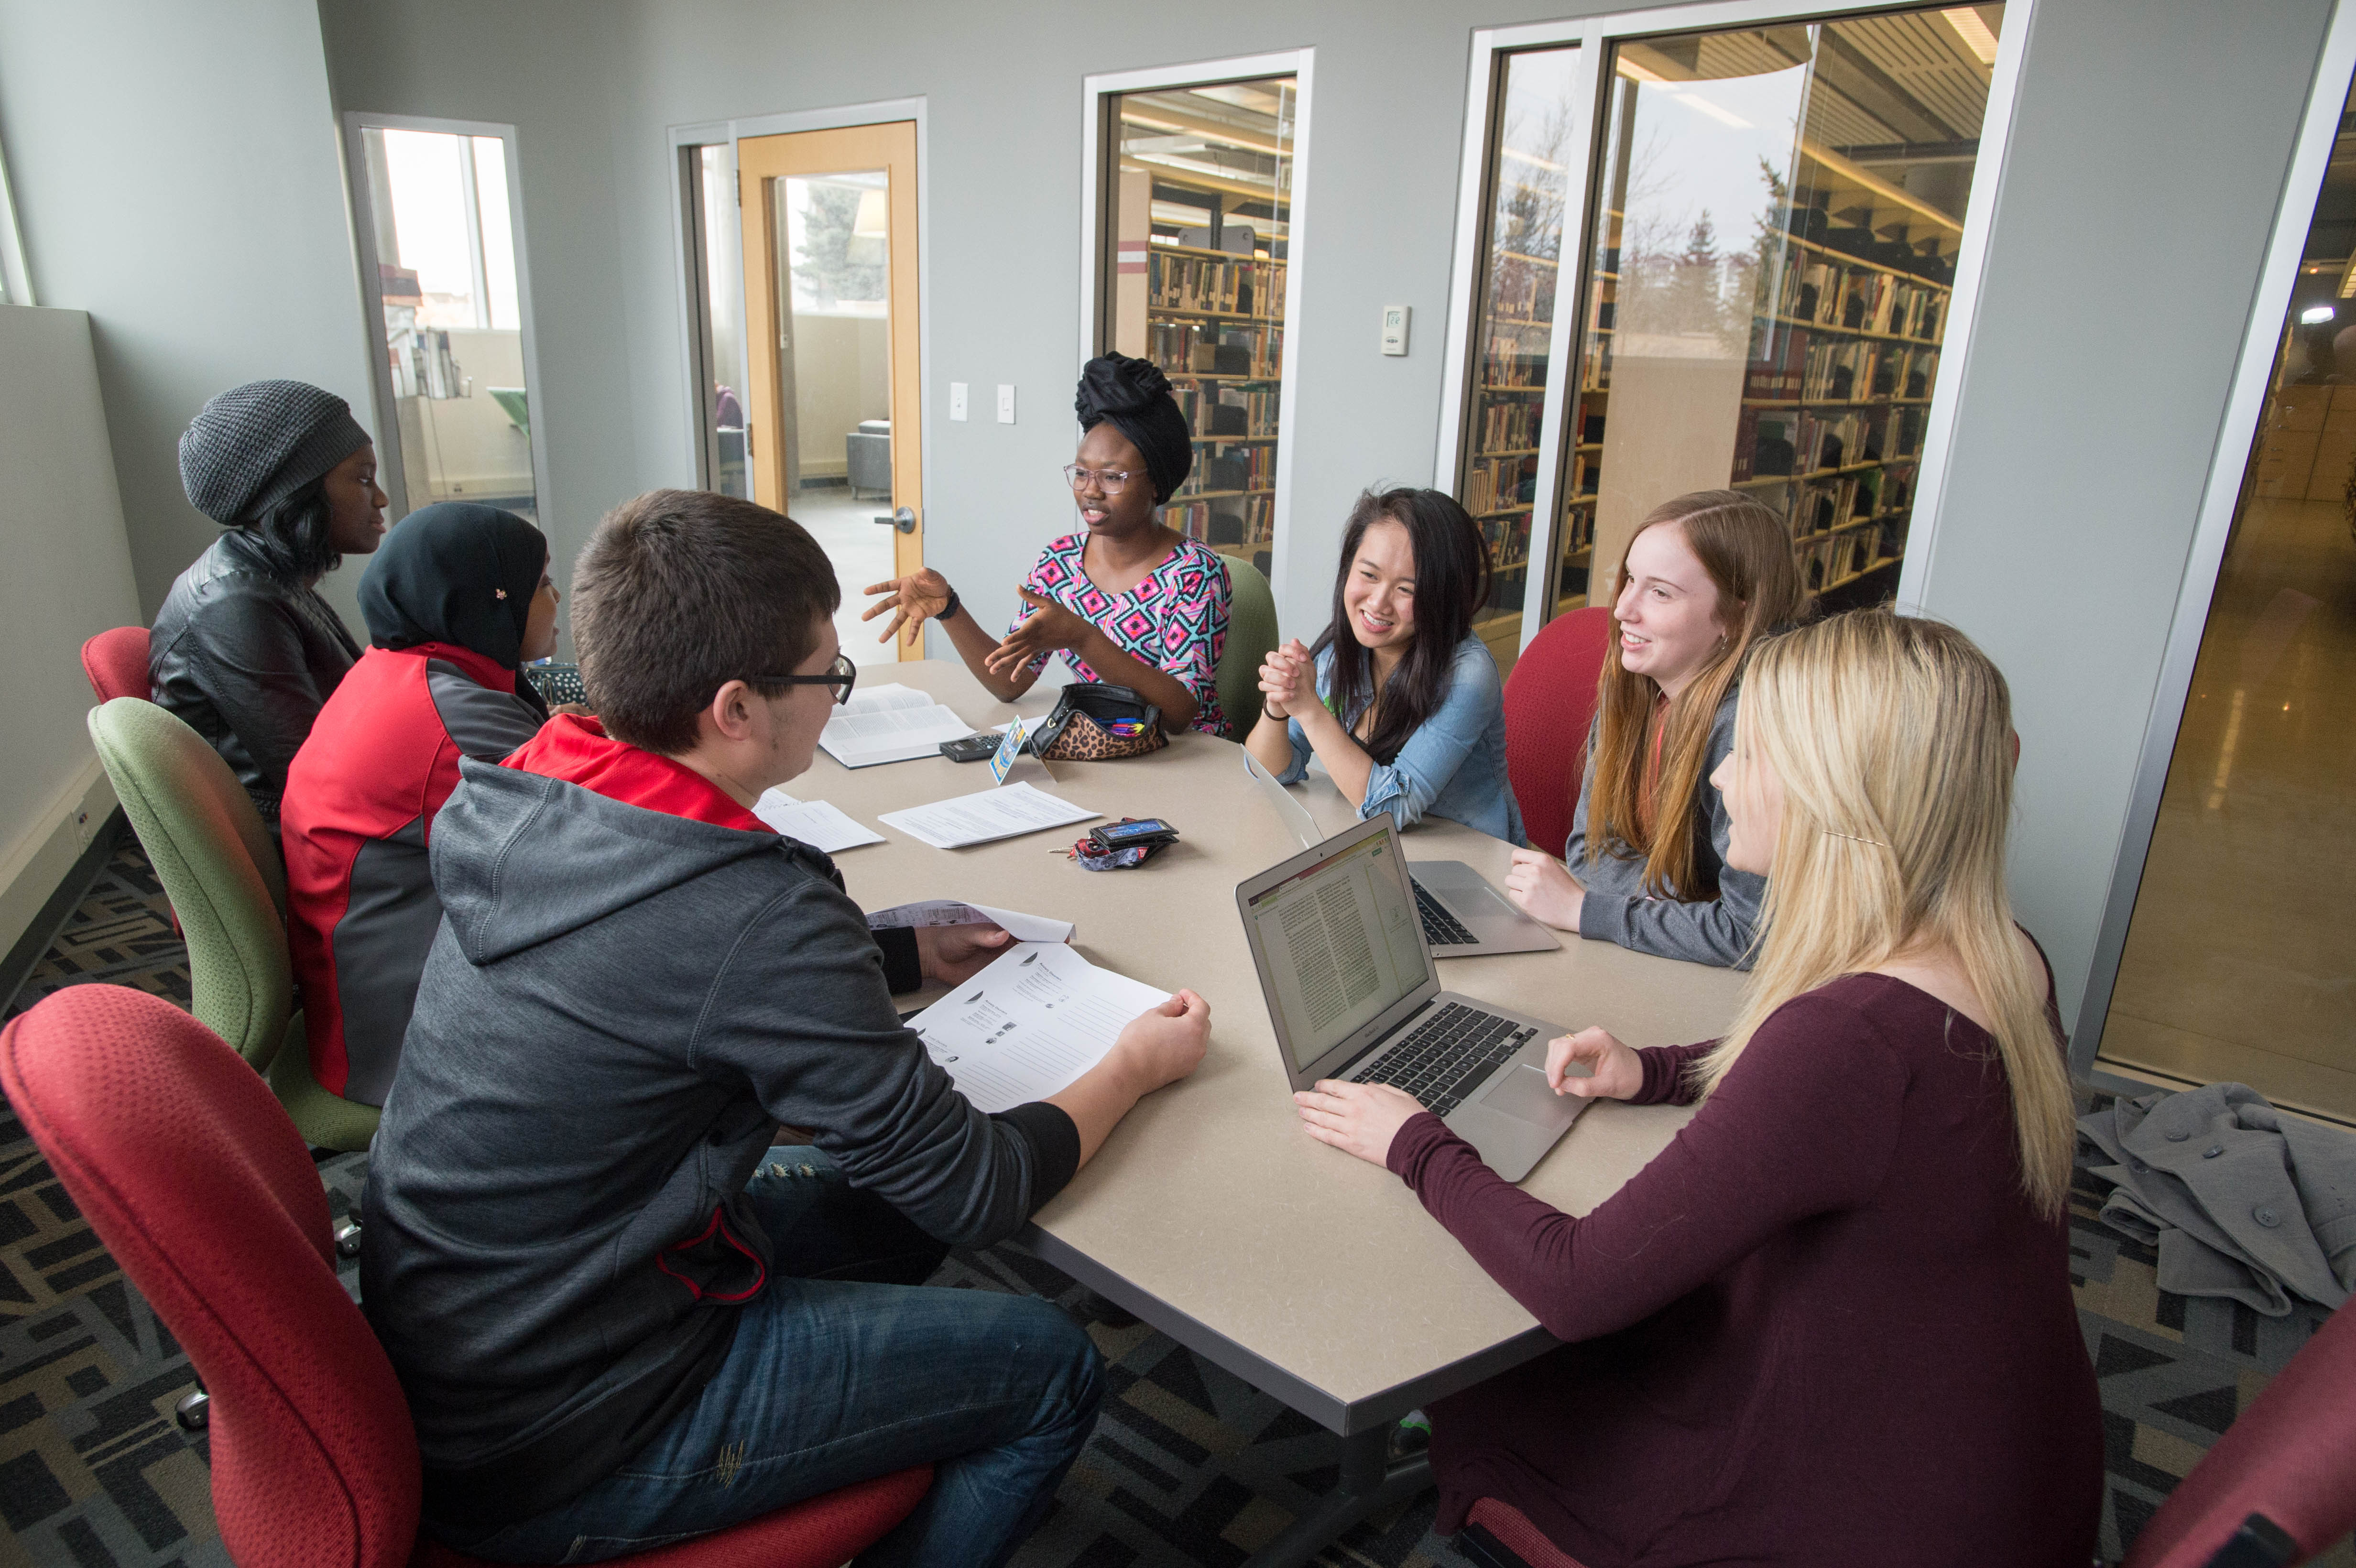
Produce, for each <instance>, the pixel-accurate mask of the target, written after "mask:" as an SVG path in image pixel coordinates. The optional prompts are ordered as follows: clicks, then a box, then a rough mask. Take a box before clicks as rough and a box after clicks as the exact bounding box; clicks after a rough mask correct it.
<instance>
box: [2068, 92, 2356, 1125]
mask: <svg viewBox="0 0 2356 1568" xmlns="http://www.w3.org/2000/svg"><path fill="white" fill-rule="evenodd" d="M2348 110H2349V111H2350V112H2356V95H2351V98H2350V100H2349V102H2348ZM2351 126H2356V120H2351V119H2348V118H2344V117H2343V118H2342V120H2341V121H2340V127H2341V129H2340V136H2339V140H2338V142H2337V144H2335V145H2334V147H2333V149H2332V155H2331V160H2330V165H2329V170H2328V171H2327V172H2326V174H2325V175H2324V178H2323V188H2322V191H2321V193H2320V195H2319V199H2318V200H2317V202H2316V211H2315V218H2314V220H2313V226H2312V227H2311V228H2310V229H2308V238H2307V249H2306V256H2305V260H2304V261H2302V263H2301V264H2300V267H2299V271H2298V277H2297V283H2295V284H2294V285H2293V287H2292V290H2291V298H2290V308H2289V310H2288V312H2287V313H2286V316H2285V319H2284V321H2283V324H2282V336H2281V337H2280V338H2279V339H2278V340H2277V347H2276V358H2275V370H2274V379H2273V384H2272V386H2271V387H2270V388H2269V389H2268V392H2267V397H2266V403H2265V412H2264V414H2263V416H2262V418H2261V420H2260V422H2259V429H2258V434H2257V440H2256V444H2255V447H2254V451H2253V452H2252V453H2251V454H2250V464H2249V467H2250V472H2249V474H2248V475H2247V477H2246V479H2245V480H2244V485H2243V487H2242V493H2241V502H2240V507H2239V509H2238V510H2237V511H2236V512H2235V514H2234V517H2233V534H2232V536H2231V539H2229V541H2228V542H2227V544H2226V547H2225V556H2224V560H2223V562H2222V566H2221V567H2220V569H2219V571H2218V574H2217V586H2216V590H2215V592H2214V594H2213V595H2212V597H2211V600H2210V603H2209V615H2208V622H2207V624H2206V626H2205V627H2204V629H2203V631H2202V633H2201V652H2200V654H2199V656H2198V657H2197V658H2196V659H2195V660H2194V662H2193V667H2192V683H2191V687H2190V690H2189V691H2188V692H2187V693H2186V695H2185V703H2184V714H2183V718H2182V720H2180V721H2179V726H2178V729H2177V733H2176V749H2175V752H2174V754H2173V755H2172V756H2171V757H2170V758H2169V764H2168V781H2167V783H2166V784H2165V785H2164V786H2163V787H2162V789H2161V792H2160V797H2159V815H2158V819H2157V820H2156V821H2155V822H2154V824H2153V826H2152V836H2151V848H2150V851H2149V852H2148V854H2147V856H2146V857H2145V859H2144V864H2143V876H2142V881H2141V884H2140V886H2139V887H2138V888H2137V890H2136V901H2135V912H2134V913H2133V914H2132V915H2131V916H2130V917H2129V923H2128V925H2127V934H2126V947H2125V949H2124V950H2123V951H2122V952H2121V954H2120V956H2119V971H2118V979H2117V982H2116V984H2115V986H2114V987H2113V988H2112V991H2111V1001H2110V1009H2109V1012H2108V1015H2107V1016H2106V1017H2105V1018H2104V1020H2103V1026H2102V1051H2101V1056H2100V1058H2099V1060H2100V1061H2102V1062H2104V1064H2109V1065H2114V1066H2115V1068H2116V1069H2117V1070H2119V1071H2121V1072H2126V1074H2127V1075H2129V1076H2131V1077H2136V1078H2158V1079H2161V1080H2168V1079H2176V1080H2182V1081H2188V1082H2190V1083H2246V1084H2248V1085H2249V1086H2250V1087H2251V1088H2253V1089H2255V1090H2256V1091H2257V1092H2258V1093H2261V1094H2264V1095H2265V1097H2266V1098H2267V1099H2269V1100H2271V1101H2273V1102H2274V1103H2275V1104H2277V1105H2288V1106H2292V1107H2295V1108H2297V1109H2298V1110H2302V1111H2306V1112H2308V1113H2309V1114H2311V1115H2322V1116H2329V1117H2331V1118H2334V1119H2336V1120H2339V1121H2342V1122H2348V1123H2356V1043H2351V1042H2356V944H2351V942H2350V940H2349V935H2348V933H2349V932H2350V931H2351V930H2356V879H2351V877H2350V875H2349V864H2348V862H2349V855H2348V850H2347V846H2348V845H2350V844H2351V843H2356V679H2351V672H2356V617H2351V614H2350V613H2349V607H2350V606H2351V605H2356V549H2351V517H2356V499H2351V498H2356V257H2351V250H2356V222H2351V215H2356V129H2351Z"/></svg>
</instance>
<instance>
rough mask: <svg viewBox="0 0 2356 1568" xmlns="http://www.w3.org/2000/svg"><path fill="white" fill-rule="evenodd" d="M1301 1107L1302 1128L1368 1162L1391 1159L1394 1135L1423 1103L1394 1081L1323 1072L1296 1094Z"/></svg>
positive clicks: (1384, 1163) (1311, 1134) (1373, 1162)
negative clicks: (1351, 1078)
mask: <svg viewBox="0 0 2356 1568" xmlns="http://www.w3.org/2000/svg"><path fill="white" fill-rule="evenodd" d="M1292 1103H1293V1104H1296V1105H1298V1106H1300V1107H1301V1130H1302V1131H1303V1132H1306V1133H1307V1134H1308V1135H1309V1136H1311V1137H1312V1138H1315V1139H1316V1140H1317V1141H1318V1142H1319V1143H1324V1144H1332V1145H1333V1147H1335V1148H1338V1149H1342V1150H1344V1151H1345V1152H1347V1153H1350V1154H1355V1155H1356V1156H1357V1157H1359V1158H1360V1159H1363V1160H1365V1162H1366V1163H1367V1164H1368V1165H1387V1164H1388V1163H1389V1160H1390V1153H1391V1140H1392V1139H1393V1138H1395V1137H1397V1136H1398V1130H1399V1129H1400V1128H1401V1127H1403V1126H1405V1125H1407V1124H1408V1118H1409V1117H1410V1116H1413V1115H1415V1114H1416V1113H1417V1112H1419V1111H1420V1110H1422V1109H1423V1106H1422V1104H1420V1103H1419V1102H1418V1101H1417V1099H1416V1097H1415V1096H1414V1095H1412V1094H1410V1093H1408V1092H1407V1091H1406V1090H1404V1089H1398V1088H1394V1087H1392V1086H1391V1085H1390V1084H1388V1083H1342V1082H1341V1081H1340V1080H1338V1079H1333V1078H1321V1079H1319V1080H1318V1081H1317V1086H1316V1087H1315V1088H1313V1089H1303V1090H1301V1091H1300V1092H1299V1093H1296V1094H1294V1095H1293V1096H1292Z"/></svg>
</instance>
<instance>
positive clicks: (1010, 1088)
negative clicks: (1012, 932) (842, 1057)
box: [908, 791, 1170, 1112]
mask: <svg viewBox="0 0 2356 1568" xmlns="http://www.w3.org/2000/svg"><path fill="white" fill-rule="evenodd" d="M1000 793H1001V794H1002V793H1004V792H1002V791H1001V792H1000ZM1169 999H1170V995H1169V993H1168V992H1166V991H1157V990H1155V989H1154V988H1153V987H1151V986H1146V985H1141V984H1139V983H1138V982H1137V981H1135V980H1132V979H1130V978H1129V977H1128V976H1125V975H1116V974H1114V973H1113V972H1112V971H1111V970H1109V969H1099V968H1098V967H1097V966H1096V965H1093V964H1091V963H1089V962H1088V961H1087V959H1085V958H1083V957H1081V956H1080V955H1078V954H1076V953H1075V952H1073V951H1072V950H1071V949H1070V948H1068V947H1066V946H1063V945H1062V944H1039V943H1024V944H1022V945H1021V946H1019V947H1010V948H1008V949H1007V950H1006V953H1005V955H1004V956H1002V957H1001V958H1000V959H998V961H997V962H995V963H993V964H992V965H991V966H990V967H989V968H987V969H984V970H983V971H982V972H981V973H980V974H979V975H976V976H974V977H973V978H972V979H970V980H969V981H967V982H966V983H965V984H964V985H962V986H960V987H958V988H957V990H956V991H955V992H954V993H952V994H951V995H949V996H947V997H942V998H941V999H940V1000H939V1001H937V1002H935V1003H934V1004H933V1005H932V1006H931V1007H929V1008H926V1009H925V1010H924V1011H923V1012H921V1013H918V1014H917V1015H916V1017H915V1018H913V1019H909V1020H908V1027H909V1028H910V1029H915V1030H916V1033H917V1035H918V1036H919V1037H920V1038H922V1039H923V1040H924V1042H925V1049H926V1051H928V1052H930V1053H931V1055H932V1058H933V1060H934V1061H937V1062H938V1063H939V1064H940V1065H941V1068H942V1069H943V1071H945V1072H948V1075H949V1077H950V1078H951V1079H953V1080H955V1082H956V1083H957V1086H958V1092H959V1093H963V1094H964V1095H965V1097H966V1098H967V1099H969V1100H970V1101H972V1102H973V1103H974V1105H975V1107H976V1108H977V1109H979V1110H981V1111H984V1112H993V1111H1011V1110H1012V1109H1013V1108H1014V1107H1015V1106H1017V1105H1020V1104H1023V1103H1025V1102H1026V1101H1031V1100H1044V1099H1045V1098H1046V1097H1047V1096H1048V1095H1050V1094H1053V1093H1056V1092H1057V1091H1058V1090H1061V1089H1064V1088H1066V1087H1068V1086H1069V1085H1070V1084H1071V1083H1072V1081H1073V1080H1074V1079H1076V1078H1077V1077H1078V1076H1079V1075H1080V1074H1081V1073H1083V1072H1087V1070H1088V1069H1089V1068H1091V1067H1094V1066H1095V1065H1096V1064H1097V1063H1098V1062H1099V1061H1103V1060H1104V1053H1105V1052H1106V1051H1110V1050H1111V1049H1112V1043H1113V1041H1114V1040H1118V1039H1119V1037H1120V1031H1121V1030H1122V1029H1124V1028H1126V1027H1128V1024H1129V1021H1130V1019H1133V1018H1135V1017H1137V1015H1138V1014H1140V1013H1141V1012H1144V1011H1145V1010H1146V1009H1147V1008H1156V1007H1160V1006H1161V1005H1162V1003H1163V1002H1166V1001H1168V1000H1169Z"/></svg>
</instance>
